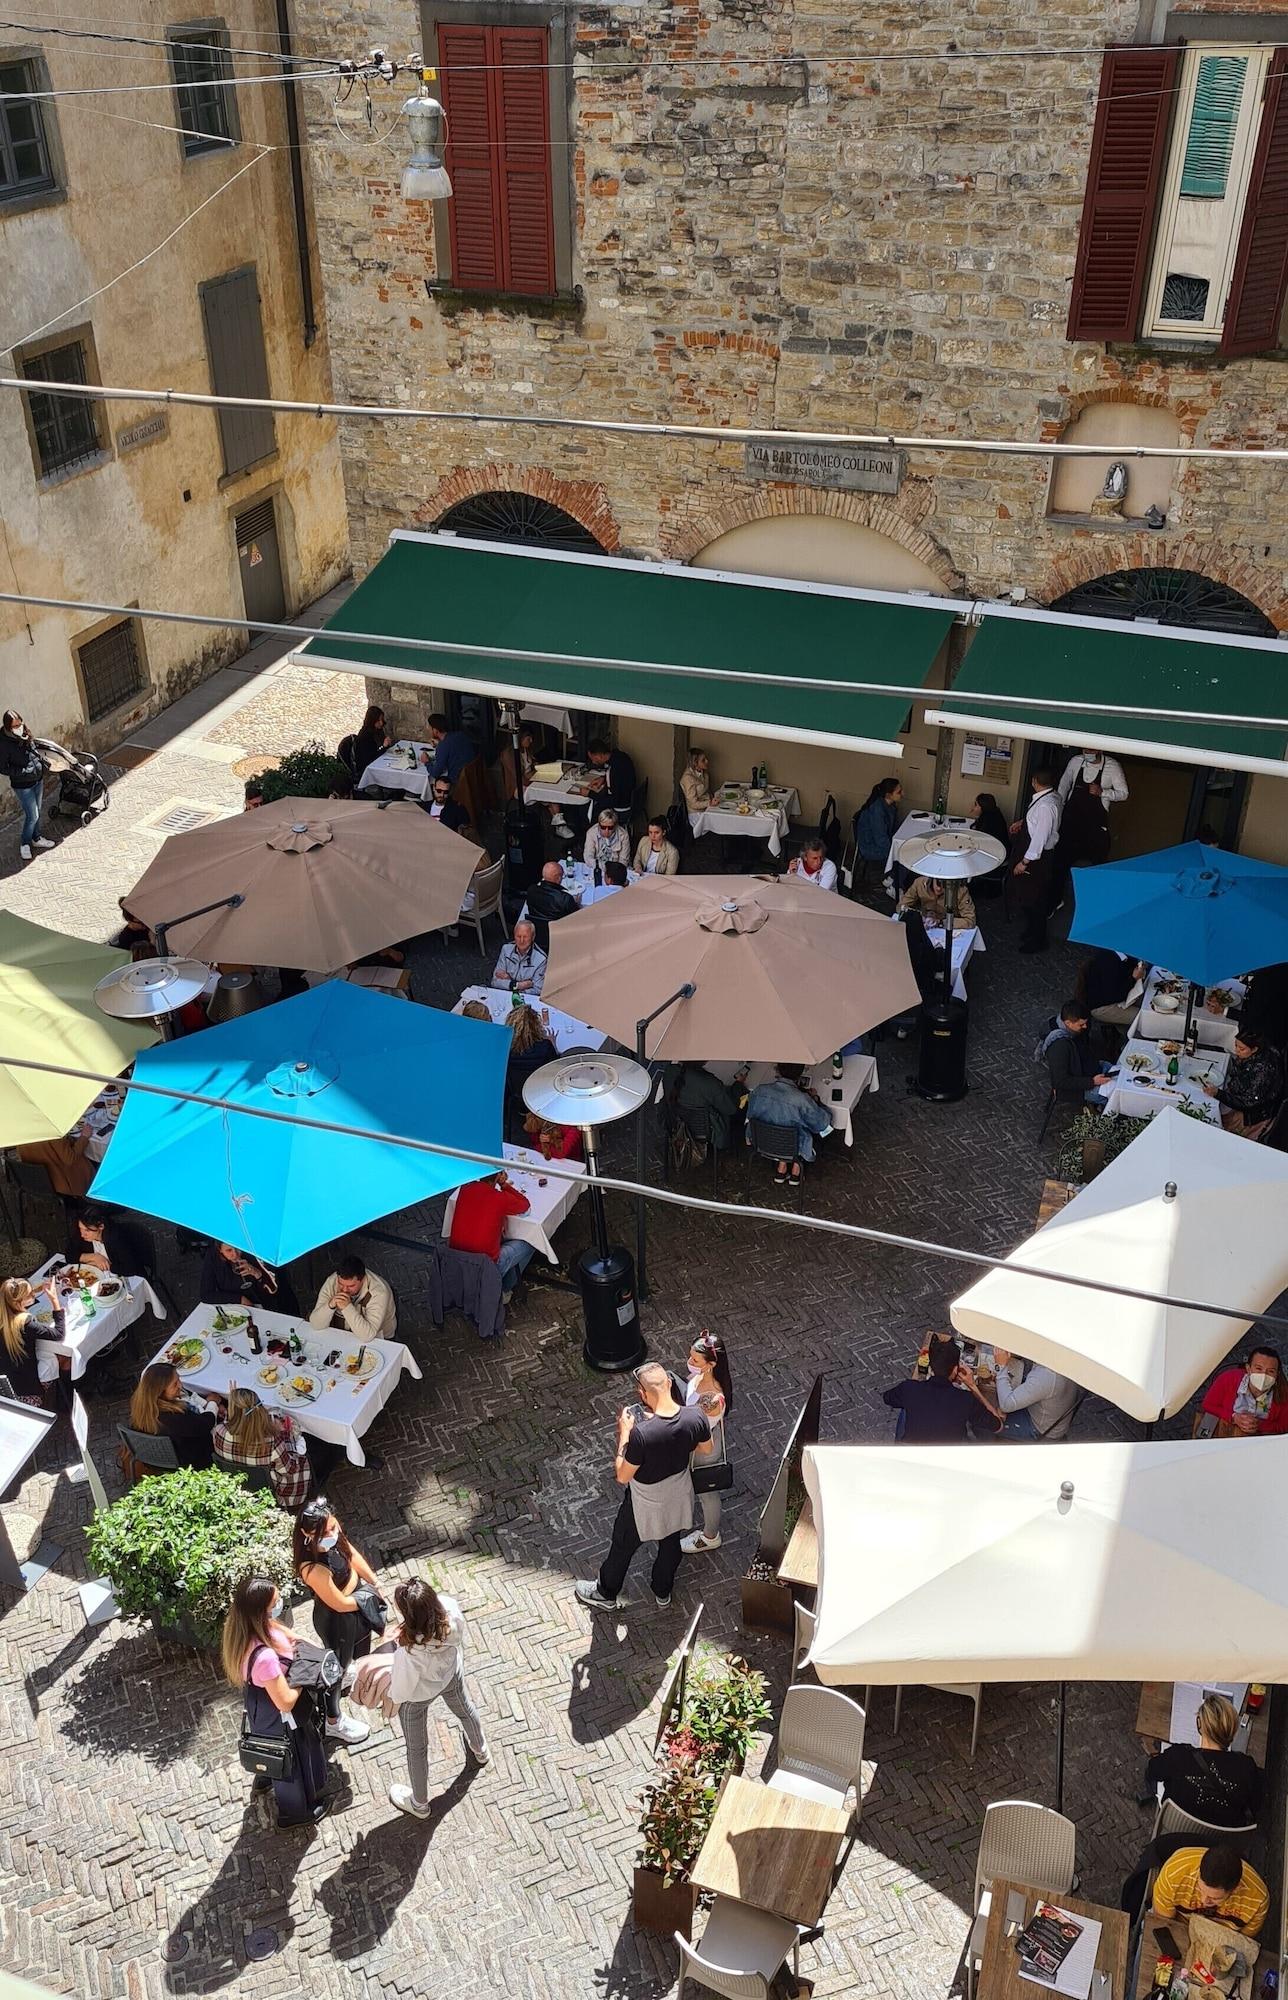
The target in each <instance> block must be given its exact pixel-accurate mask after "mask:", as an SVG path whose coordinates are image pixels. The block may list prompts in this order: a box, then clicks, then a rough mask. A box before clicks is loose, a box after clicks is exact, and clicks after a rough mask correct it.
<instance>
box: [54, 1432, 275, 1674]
mask: <svg viewBox="0 0 1288 2000" xmlns="http://www.w3.org/2000/svg"><path fill="white" fill-rule="evenodd" d="M85 1538H86V1542H87V1544H88V1548H89V1556H90V1561H91V1563H92V1564H93V1566H94V1568H95V1570H97V1571H98V1573H99V1574H100V1575H102V1576H105V1577H106V1578H107V1579H108V1581H109V1582H110V1584H111V1586H112V1594H113V1596H114V1597H115V1598H116V1602H117V1604H118V1606H119V1607H120V1610H121V1612H122V1613H123V1614H124V1615H125V1616H127V1617H128V1616H134V1617H141V1618H150V1619H151V1621H152V1626H153V1630H154V1631H155V1632H156V1634H157V1637H158V1638H160V1639H176V1640H178V1641H179V1642H180V1644H182V1645H187V1646H211V1645H214V1644H215V1643H216V1641H217V1640H218V1637H219V1628H220V1626H221V1625H222V1623H223V1619H224V1613H225V1612H226V1611H227V1609H228V1604H229V1600H230V1599H231V1597H232V1594H233V1591H234V1590H235V1588H236V1586H237V1584H238V1583H239V1582H240V1581H241V1579H242V1577H244V1576H246V1575H247V1574H248V1573H249V1572H250V1571H252V1570H253V1571H255V1572H256V1573H257V1574H259V1575H261V1576H269V1577H271V1578H272V1579H273V1581H274V1583H276V1584H277V1586H278V1588H279V1589H281V1590H283V1591H286V1590H289V1588H290V1583H291V1575H292V1570H291V1523H290V1521H289V1519H288V1518H287V1516H286V1515H285V1514H283V1513H282V1511H281V1509H280V1508H279V1507H278V1505H277V1503H276V1501H275V1500H274V1499H273V1496H272V1494H271V1493H268V1492H260V1493H251V1492H248V1490H247V1488H246V1487H245V1486H244V1485H243V1484H242V1482H241V1480H240V1479H237V1478H234V1477H230V1476H229V1474H228V1473H226V1472H220V1471H216V1470H214V1469H211V1470H210V1471H208V1472H195V1471H193V1470H192V1469H191V1468H190V1467H183V1468H181V1469H180V1470H179V1471H178V1472H170V1473H165V1474H163V1475H154V1476H153V1477H151V1478H148V1479H141V1480H140V1481H139V1483H138V1485H137V1486H134V1487H132V1488H131V1490H130V1491H129V1492H128V1493H127V1494H125V1495H124V1497H123V1498H122V1499H120V1500H117V1501H116V1502H115V1503H114V1505H112V1506H111V1507H108V1508H107V1509H106V1510H105V1511H104V1512H103V1513H101V1514H96V1515H95V1516H94V1519H93V1520H92V1521H91V1522H90V1524H89V1526H88V1527H87V1528H86V1530H85Z"/></svg>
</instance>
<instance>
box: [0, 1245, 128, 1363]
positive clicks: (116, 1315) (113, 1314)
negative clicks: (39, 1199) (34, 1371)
mask: <svg viewBox="0 0 1288 2000" xmlns="http://www.w3.org/2000/svg"><path fill="white" fill-rule="evenodd" d="M62 1261H63V1260H62V1258H61V1257H51V1258H50V1259H49V1262H48V1263H47V1264H42V1265H41V1267H40V1269H39V1270H38V1271H37V1272H35V1273H34V1275H33V1277H32V1280H31V1282H32V1284H33V1285H39V1284H40V1283H41V1282H42V1280H43V1279H45V1278H47V1277H49V1276H50V1275H51V1273H52V1272H54V1271H55V1270H57V1269H58V1267H59V1265H60V1264H61V1263H62ZM118 1282H119V1284H120V1285H121V1287H122V1289H121V1290H120V1291H119V1292H118V1293H117V1295H116V1297H115V1298H114V1299H103V1300H101V1301H100V1300H99V1299H97V1298H96V1299H95V1301H94V1316H93V1318H92V1319H86V1317H85V1308H84V1307H83V1306H82V1304H81V1302H80V1295H79V1293H77V1292H71V1293H69V1294H68V1295H67V1296H66V1297H65V1298H64V1299H63V1301H62V1305H63V1311H64V1313H65V1314H66V1324H65V1327H64V1337H63V1338H62V1340H42V1339H41V1338H40V1337H39V1336H37V1338H36V1360H37V1365H38V1367H39V1370H40V1379H41V1381H42V1382H52V1381H54V1379H55V1378H56V1376H57V1374H58V1363H59V1360H60V1359H63V1360H69V1361H70V1362H71V1364H72V1365H71V1379H72V1381H73V1382H79V1381H80V1379H81V1377H82V1376H83V1375H84V1373H85V1370H86V1368H87V1367H88V1365H89V1363H90V1362H91V1361H92V1360H93V1359H94V1356H95V1355H96V1354H101V1353H102V1352H103V1349H104V1348H105V1347H110V1346H111V1345H112V1342H113V1341H114V1340H115V1339H116V1336H117V1334H118V1333H122V1332H124V1330H125V1328H126V1327H127V1326H132V1325H133V1324H134V1321H135V1320H136V1319H142V1317H143V1310H144V1307H145V1306H151V1308H152V1310H153V1312H154V1313H155V1314H156V1316H157V1318H158V1319H164V1318H165V1307H164V1306H163V1305H162V1303H161V1301H160V1299H159V1298H158V1297H157V1295H156V1293H155V1292H154V1291H153V1289H152V1287H151V1285H150V1284H149V1283H148V1281H147V1279H146V1278H121V1279H119V1280H118ZM41 1303H42V1304H43V1303H44V1302H43V1300H42V1301H41ZM3 1372H4V1370H3V1366H0V1374H3Z"/></svg>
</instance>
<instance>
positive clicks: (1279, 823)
mask: <svg viewBox="0 0 1288 2000" xmlns="http://www.w3.org/2000/svg"><path fill="white" fill-rule="evenodd" d="M1239 852H1240V853H1241V854H1251V855H1252V856H1254V858H1255V859H1256V860H1258V861H1277V862H1279V863H1280V864H1281V866H1285V867H1288V778H1271V777H1259V778H1254V779H1253V780H1252V783H1251V785H1249V787H1248V804H1247V809H1246V811H1245V812H1244V815H1243V828H1242V831H1241V833H1240V835H1239Z"/></svg>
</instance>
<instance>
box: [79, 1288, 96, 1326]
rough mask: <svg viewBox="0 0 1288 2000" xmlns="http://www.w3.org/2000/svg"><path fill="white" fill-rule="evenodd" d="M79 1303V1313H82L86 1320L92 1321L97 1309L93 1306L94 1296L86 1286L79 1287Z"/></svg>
mask: <svg viewBox="0 0 1288 2000" xmlns="http://www.w3.org/2000/svg"><path fill="white" fill-rule="evenodd" d="M80 1302H81V1311H82V1312H83V1313H84V1315H85V1317H86V1319H93V1317H94V1315H95V1314H96V1313H97V1311H98V1307H97V1306H96V1305H95V1304H94V1294H93V1292H91V1290H90V1288H89V1285H88V1284H83V1285H82V1286H81V1289H80Z"/></svg>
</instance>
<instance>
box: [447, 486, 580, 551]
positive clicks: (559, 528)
mask: <svg viewBox="0 0 1288 2000" xmlns="http://www.w3.org/2000/svg"><path fill="white" fill-rule="evenodd" d="M434 526H435V528H448V529H450V530H451V532H452V533H453V534H454V535H464V536H468V537H469V538H470V539H471V540H472V541H476V542H526V543H527V544H528V545H529V546H530V547H533V548H540V549H562V550H564V551H565V552H566V553H568V554H570V555H586V556H602V555H603V553H604V550H603V547H602V545H601V544H600V543H599V542H597V541H596V540H595V537H594V536H593V535H592V534H591V532H590V530H589V528H583V527H582V525H581V522H580V521H575V520H574V519H573V517H572V515H571V514H565V512H564V510H563V508H562V507H556V506H555V505H554V503H553V502H552V501H550V500H539V499H537V497H536V496H535V494H532V493H475V494H473V495H471V497H470V498H469V499H468V500H458V501H457V503H456V505H455V506H454V507H449V508H448V510H447V512H446V513H445V514H444V515H443V517H442V519H441V520H439V521H436V522H435V523H434Z"/></svg>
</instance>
